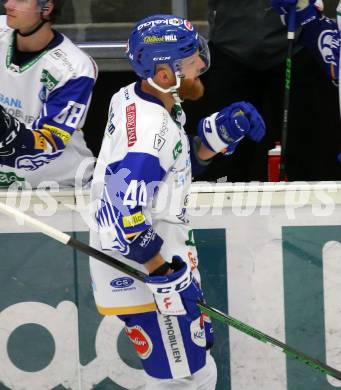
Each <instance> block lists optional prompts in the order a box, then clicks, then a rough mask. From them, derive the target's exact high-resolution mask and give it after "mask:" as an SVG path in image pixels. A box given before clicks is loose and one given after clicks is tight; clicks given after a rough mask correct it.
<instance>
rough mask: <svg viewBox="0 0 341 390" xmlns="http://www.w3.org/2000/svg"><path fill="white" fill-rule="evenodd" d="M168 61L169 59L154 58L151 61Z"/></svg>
mask: <svg viewBox="0 0 341 390" xmlns="http://www.w3.org/2000/svg"><path fill="white" fill-rule="evenodd" d="M170 59H171V58H170V57H154V58H153V61H168V60H170Z"/></svg>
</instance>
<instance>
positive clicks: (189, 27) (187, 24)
mask: <svg viewBox="0 0 341 390" xmlns="http://www.w3.org/2000/svg"><path fill="white" fill-rule="evenodd" d="M184 26H185V27H186V28H187V30H189V31H193V26H192V23H191V22H190V21H189V20H185V21H184Z"/></svg>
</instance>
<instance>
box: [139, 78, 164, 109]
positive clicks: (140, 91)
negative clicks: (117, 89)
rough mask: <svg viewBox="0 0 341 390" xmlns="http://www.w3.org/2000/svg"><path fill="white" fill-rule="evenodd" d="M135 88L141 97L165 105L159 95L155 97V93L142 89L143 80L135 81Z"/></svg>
mask: <svg viewBox="0 0 341 390" xmlns="http://www.w3.org/2000/svg"><path fill="white" fill-rule="evenodd" d="M134 89H135V93H136V95H137V96H138V97H140V98H141V99H143V100H147V101H148V102H151V103H156V104H158V105H159V106H161V107H165V106H164V104H163V103H162V101H161V100H160V99H158V98H157V97H155V96H153V95H151V94H149V93H146V92H143V91H142V89H141V81H137V82H136V83H135V87H134Z"/></svg>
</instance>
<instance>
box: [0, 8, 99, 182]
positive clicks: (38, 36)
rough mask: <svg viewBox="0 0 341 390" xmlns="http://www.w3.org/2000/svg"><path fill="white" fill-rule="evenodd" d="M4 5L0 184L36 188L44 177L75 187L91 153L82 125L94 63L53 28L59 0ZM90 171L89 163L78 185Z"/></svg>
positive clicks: (0, 54) (0, 45) (0, 64)
mask: <svg viewBox="0 0 341 390" xmlns="http://www.w3.org/2000/svg"><path fill="white" fill-rule="evenodd" d="M2 3H3V5H4V9H5V13H6V15H2V16H0V58H1V59H2V60H1V62H0V80H1V82H0V188H1V187H8V186H10V185H11V184H13V183H16V184H17V185H20V186H22V187H24V188H25V187H29V186H32V187H37V186H38V185H39V184H40V183H41V182H42V181H52V182H55V183H57V184H58V185H59V186H60V187H68V186H74V184H75V174H76V170H77V167H78V165H79V164H80V163H81V162H82V160H83V159H84V158H87V157H91V156H92V154H91V152H90V150H89V149H88V148H87V147H86V144H85V141H84V138H83V134H82V131H81V130H80V129H81V127H82V125H83V123H84V120H85V116H86V113H87V109H88V106H89V103H90V99H91V94H92V90H93V86H94V83H95V80H96V77H97V67H96V65H95V63H94V62H93V61H92V60H91V59H90V58H89V57H88V56H87V55H86V54H85V53H83V52H82V51H81V50H80V49H78V48H77V47H76V46H75V45H74V44H73V43H72V42H71V41H70V40H69V39H68V38H67V37H66V36H64V35H63V34H60V33H59V32H57V31H55V30H53V29H52V26H51V19H52V18H53V17H54V15H55V13H56V12H58V11H59V10H60V7H61V6H62V3H63V0H25V1H22V0H2ZM91 175H92V169H91V167H90V166H89V169H87V170H86V171H85V173H84V177H82V178H81V179H80V180H81V183H82V184H86V183H87V182H88V181H89V180H90V178H91ZM50 185H51V184H50Z"/></svg>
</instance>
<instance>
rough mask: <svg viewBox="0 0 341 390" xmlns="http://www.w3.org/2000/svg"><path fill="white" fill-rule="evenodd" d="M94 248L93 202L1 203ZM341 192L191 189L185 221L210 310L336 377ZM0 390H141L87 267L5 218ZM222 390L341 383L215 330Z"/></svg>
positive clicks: (1, 224) (332, 188) (16, 195)
mask: <svg viewBox="0 0 341 390" xmlns="http://www.w3.org/2000/svg"><path fill="white" fill-rule="evenodd" d="M0 201H2V202H7V203H8V204H10V205H16V207H19V208H20V209H21V210H22V211H27V212H28V213H29V214H30V215H32V216H34V217H36V218H39V219H41V220H42V221H44V222H46V223H49V224H51V225H53V226H55V227H57V228H59V229H61V230H63V231H66V232H72V234H73V235H74V237H76V238H78V239H80V240H83V241H85V242H87V239H88V220H87V204H88V201H89V199H88V194H87V192H86V191H84V192H82V193H77V194H74V193H73V192H67V191H66V192H49V193H47V192H44V191H40V192H38V193H37V192H26V191H21V192H13V193H11V194H6V193H1V194H0ZM340 212H341V186H340V185H339V184H333V183H319V184H314V185H309V184H304V183H295V184H290V185H289V184H286V185H285V184H276V185H269V184H268V185H260V184H257V183H255V184H249V185H245V184H241V183H239V184H235V185H228V184H217V185H213V184H208V183H201V184H194V185H193V194H192V197H191V199H190V207H189V214H190V218H191V221H192V225H193V228H194V234H195V238H196V242H197V246H198V250H199V256H200V269H201V273H202V276H203V284H204V290H206V292H207V293H206V295H207V299H208V302H209V304H210V305H211V306H214V307H216V308H218V309H220V310H222V311H225V312H228V313H229V314H230V315H231V316H233V317H235V318H237V319H239V320H241V321H243V322H246V323H247V324H249V325H252V326H253V327H255V328H257V329H259V330H261V331H263V332H265V333H267V334H268V335H270V336H272V337H274V338H276V339H278V340H281V341H283V342H285V343H287V344H289V345H290V346H292V347H295V348H296V349H298V350H301V351H302V352H305V353H306V354H308V355H310V356H312V357H314V358H317V359H319V360H321V361H323V362H326V363H327V364H329V365H331V366H333V367H335V368H337V369H339V370H341V327H340V324H341V299H340V296H341V213H340ZM0 232H1V233H0V247H1V252H2V255H1V263H0V270H1V272H0V283H1V294H0V389H1V390H5V389H14V390H16V389H18V390H19V389H23V390H24V389H25V390H26V389H29V390H32V389H35V390H40V389H55V390H61V389H74V390H76V389H77V390H87V389H98V390H106V389H116V390H121V389H138V388H139V386H141V385H142V383H143V375H142V373H141V369H140V364H139V362H138V360H137V359H136V358H135V356H134V351H133V350H132V347H131V346H130V345H129V343H127V342H126V339H125V337H124V335H123V333H122V324H121V323H120V322H119V321H118V320H117V319H116V318H115V317H105V318H103V317H101V316H100V315H98V314H97V312H96V309H95V305H94V302H93V298H92V294H91V286H90V279H89V271H88V262H87V258H86V256H85V255H82V254H79V253H76V252H75V251H73V250H72V249H70V248H68V247H64V246H62V245H61V244H59V243H57V242H54V241H52V240H51V239H50V238H47V237H43V236H42V235H41V234H39V233H36V232H33V231H32V230H31V229H30V228H29V227H26V226H22V221H20V220H19V221H15V220H11V219H9V218H8V217H5V216H1V218H0ZM215 325H216V326H215V327H216V345H215V347H214V350H213V354H214V356H215V358H216V361H217V364H218V370H219V382H218V386H217V390H254V389H263V390H306V389H309V390H331V389H335V388H338V387H340V386H341V383H340V382H339V383H337V381H335V380H333V379H331V378H329V377H326V376H324V375H321V374H320V373H319V372H318V371H315V370H313V369H311V368H309V367H306V366H304V365H302V363H299V362H297V361H292V360H290V359H287V358H286V355H284V354H283V353H281V352H280V351H278V350H276V349H273V348H271V347H270V346H269V345H265V344H262V343H261V342H259V341H258V340H255V339H253V338H251V337H250V336H248V335H244V334H242V333H240V332H239V331H236V330H234V329H228V328H227V327H226V326H224V325H222V324H219V323H215Z"/></svg>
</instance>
